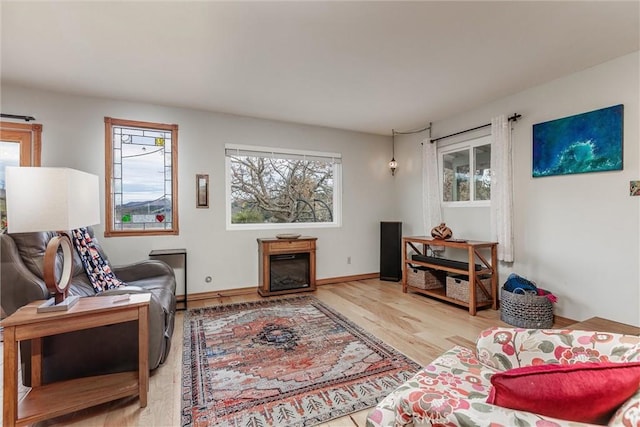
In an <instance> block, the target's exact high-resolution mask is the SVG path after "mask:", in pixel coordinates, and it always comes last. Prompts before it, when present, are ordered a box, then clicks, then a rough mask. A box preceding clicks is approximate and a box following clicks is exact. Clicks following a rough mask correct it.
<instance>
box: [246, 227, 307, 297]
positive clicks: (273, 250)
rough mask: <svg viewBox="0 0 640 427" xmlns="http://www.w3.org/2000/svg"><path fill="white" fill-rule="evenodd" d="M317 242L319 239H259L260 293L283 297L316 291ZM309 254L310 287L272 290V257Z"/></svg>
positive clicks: (305, 237)
mask: <svg viewBox="0 0 640 427" xmlns="http://www.w3.org/2000/svg"><path fill="white" fill-rule="evenodd" d="M316 240H318V238H317V237H308V236H304V237H299V238H297V239H276V238H265V239H258V263H259V265H258V271H259V276H260V277H259V284H258V293H259V294H260V295H262V296H263V297H265V296H271V295H282V294H290V293H296V292H308V291H315V290H316ZM300 253H308V254H309V286H308V287H305V288H299V289H287V290H278V291H273V290H271V255H287V254H300Z"/></svg>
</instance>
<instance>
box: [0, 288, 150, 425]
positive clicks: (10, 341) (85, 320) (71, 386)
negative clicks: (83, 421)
mask: <svg viewBox="0 0 640 427" xmlns="http://www.w3.org/2000/svg"><path fill="white" fill-rule="evenodd" d="M150 300H151V294H132V295H130V298H129V299H126V300H122V297H121V296H104V297H85V298H80V301H78V303H77V304H76V305H75V306H74V307H72V308H71V309H69V310H68V311H55V312H49V313H37V311H36V310H37V307H38V306H39V305H40V304H42V302H43V301H34V302H32V303H30V304H28V305H26V306H24V307H21V308H20V309H19V310H18V311H16V312H15V313H13V314H12V315H11V316H9V317H7V318H6V319H4V320H3V321H2V326H3V327H4V388H3V425H4V426H15V425H27V424H33V423H35V422H38V421H42V420H45V419H49V418H54V417H57V416H60V415H63V414H67V413H69V412H75V411H78V410H80V409H84V408H88V407H90V406H94V405H99V404H102V403H105V402H109V401H112V400H116V399H120V398H122V397H126V396H135V395H138V396H139V398H140V407H141V408H144V407H145V406H147V392H148V390H149V301H150ZM132 320H137V321H138V371H137V372H122V373H116V374H109V375H99V376H94V377H87V378H78V379H72V380H67V381H61V382H57V383H50V384H45V385H43V384H42V337H46V336H50V335H57V334H63V333H66V332H72V331H77V330H81V329H90V328H96V327H98V326H105V325H112V324H116V323H123V322H129V321H132ZM24 340H31V371H32V372H31V385H32V389H31V391H29V393H28V394H27V395H26V396H25V397H24V399H22V400H21V401H20V404H18V399H17V388H18V343H19V342H20V341H24ZM23 357H25V355H23Z"/></svg>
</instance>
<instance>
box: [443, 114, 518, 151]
mask: <svg viewBox="0 0 640 427" xmlns="http://www.w3.org/2000/svg"><path fill="white" fill-rule="evenodd" d="M520 117H522V115H521V114H518V113H513V116H511V117H509V121H510V122H511V121H513V122H517V121H518V119H519V118H520ZM489 126H491V123H487V124H486V125H482V126H476V127H474V128H471V129H465V130H461V131H460V132H456V133H452V134H450V135H445V136H441V137H439V138H433V139H432V140H431V143H432V144H433V143H434V142H437V141H440V140H441V139H446V138H451V137H452V136H456V135H461V134H463V133H467V132H473V131H474V130H478V129H482V128H486V127H489Z"/></svg>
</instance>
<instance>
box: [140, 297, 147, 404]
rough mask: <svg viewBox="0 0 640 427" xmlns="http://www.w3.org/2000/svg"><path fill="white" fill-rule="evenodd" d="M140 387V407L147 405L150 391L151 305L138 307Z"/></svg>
mask: <svg viewBox="0 0 640 427" xmlns="http://www.w3.org/2000/svg"><path fill="white" fill-rule="evenodd" d="M138 387H139V396H140V407H141V408H144V407H146V406H147V392H148V391H149V305H148V304H147V305H144V306H142V307H140V308H139V309H138Z"/></svg>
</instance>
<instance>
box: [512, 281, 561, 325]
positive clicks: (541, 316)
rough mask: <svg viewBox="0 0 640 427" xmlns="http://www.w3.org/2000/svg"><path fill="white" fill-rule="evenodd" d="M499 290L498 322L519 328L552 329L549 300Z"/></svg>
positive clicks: (533, 295)
mask: <svg viewBox="0 0 640 427" xmlns="http://www.w3.org/2000/svg"><path fill="white" fill-rule="evenodd" d="M515 291H516V292H509V291H507V290H505V289H504V288H501V289H500V320H502V321H503V322H506V323H508V324H510V325H513V326H517V327H519V328H531V329H546V328H551V327H553V304H552V303H551V301H550V300H549V298H547V297H545V296H538V295H536V294H533V293H527V292H525V291H524V290H522V289H520V288H518V289H516V290H515Z"/></svg>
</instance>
